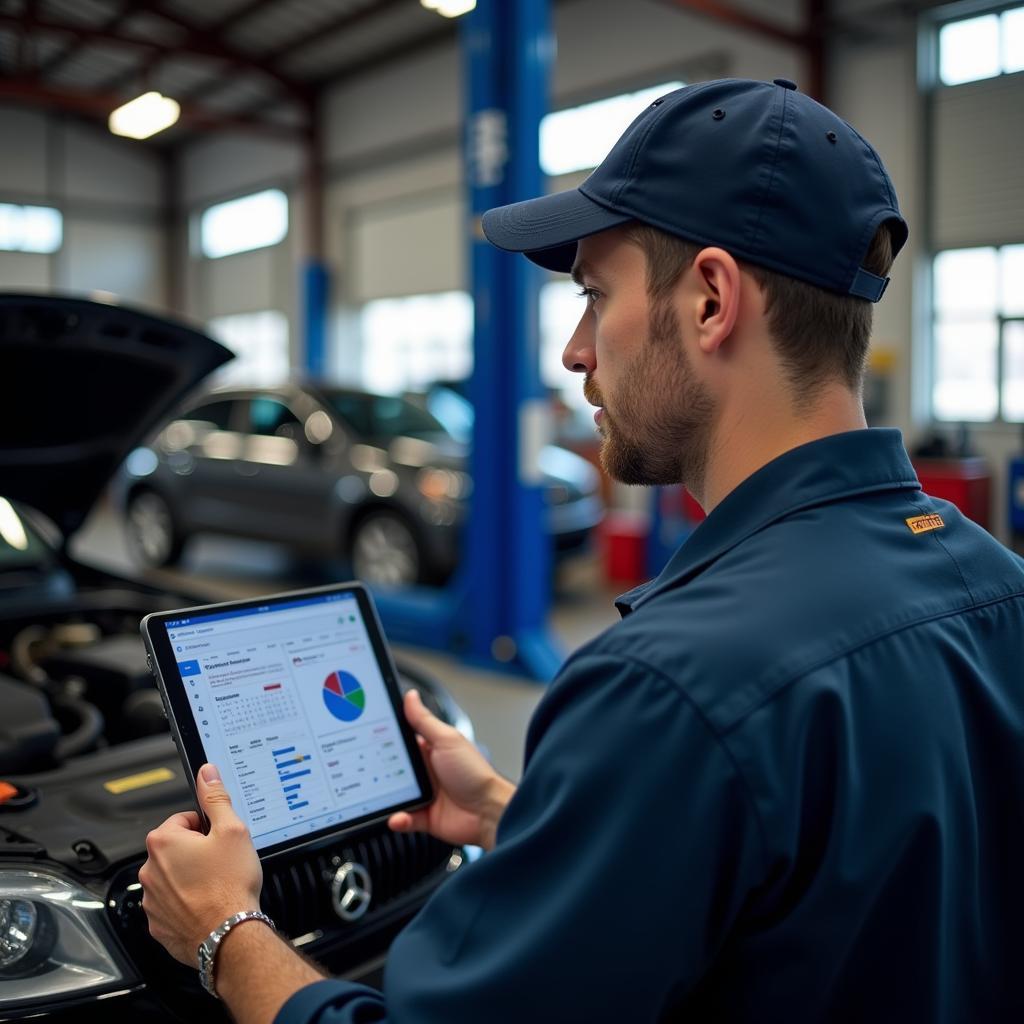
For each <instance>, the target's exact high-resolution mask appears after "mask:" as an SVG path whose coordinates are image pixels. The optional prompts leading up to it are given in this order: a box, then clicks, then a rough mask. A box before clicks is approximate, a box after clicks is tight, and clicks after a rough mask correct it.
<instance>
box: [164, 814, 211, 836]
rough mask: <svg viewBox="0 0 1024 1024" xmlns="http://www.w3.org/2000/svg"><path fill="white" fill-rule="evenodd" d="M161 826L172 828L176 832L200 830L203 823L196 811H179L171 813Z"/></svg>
mask: <svg viewBox="0 0 1024 1024" xmlns="http://www.w3.org/2000/svg"><path fill="white" fill-rule="evenodd" d="M160 827H161V828H167V829H174V830H175V831H177V832H201V831H202V827H203V823H202V819H201V818H200V817H199V814H198V812H196V811H179V812H178V813H177V814H172V815H171V816H170V817H169V818H168V819H167V820H166V821H165V822H164V823H163V824H162V825H161V826H160Z"/></svg>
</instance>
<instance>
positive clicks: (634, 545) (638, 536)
mask: <svg viewBox="0 0 1024 1024" xmlns="http://www.w3.org/2000/svg"><path fill="white" fill-rule="evenodd" d="M650 528H651V523H650V517H649V516H648V515H647V513H646V512H623V511H619V512H609V513H608V514H607V515H606V516H605V517H604V522H602V524H601V528H600V537H601V562H602V564H603V566H604V575H605V578H606V579H607V580H608V582H609V583H619V584H625V585H627V586H636V585H637V584H639V583H643V582H644V580H646V579H647V578H648V573H647V537H648V534H649V533H650Z"/></svg>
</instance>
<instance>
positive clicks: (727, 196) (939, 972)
mask: <svg viewBox="0 0 1024 1024" xmlns="http://www.w3.org/2000/svg"><path fill="white" fill-rule="evenodd" d="M484 230H485V232H486V233H487V235H488V237H489V238H490V239H491V241H492V242H494V243H495V244H497V245H498V246H500V247H502V248H505V249H510V250H514V251H520V252H525V253H526V254H527V255H528V256H529V257H530V258H532V259H534V260H535V261H536V262H537V263H540V264H541V265H543V266H546V267H549V268H551V269H555V270H561V271H566V270H570V268H571V270H572V273H573V276H574V277H575V278H576V279H577V281H578V282H579V283H580V285H581V288H582V291H583V294H584V295H585V296H586V310H585V312H584V313H583V315H582V319H581V320H580V323H579V326H578V327H577V329H576V331H575V333H574V335H573V337H572V339H571V340H570V341H569V343H568V345H567V347H566V350H565V355H564V362H565V365H566V366H567V367H568V368H569V369H571V370H573V371H576V372H578V373H581V374H584V375H585V382H584V392H585V394H586V396H587V397H588V399H590V401H591V402H592V403H593V404H594V405H596V406H598V407H599V411H598V413H597V415H596V419H597V421H598V425H599V430H600V433H601V435H602V438H603V440H602V456H603V459H604V463H605V465H606V467H607V468H608V470H609V471H610V472H611V473H612V474H613V475H614V476H616V477H617V478H618V479H620V480H623V481H625V482H627V483H631V484H672V483H677V482H682V483H684V484H685V485H686V486H687V487H688V488H689V489H690V490H691V491H692V493H693V494H694V495H695V496H696V498H697V499H698V500H699V501H700V502H701V504H702V505H703V507H704V508H705V510H706V511H707V512H708V513H709V515H708V518H707V520H706V521H705V522H704V523H703V524H702V525H701V526H700V527H699V528H698V529H697V530H696V531H695V532H694V533H693V534H692V535H691V536H690V538H689V539H688V540H687V541H686V542H685V543H684V544H683V545H682V546H681V547H680V548H679V550H678V551H677V552H676V553H675V554H674V556H673V557H672V559H671V561H670V562H669V564H668V566H667V567H666V568H665V570H664V571H663V572H662V573H661V575H660V576H659V577H658V578H657V579H655V580H654V581H652V582H650V583H647V584H645V585H644V586H641V587H639V588H637V589H636V590H634V591H632V592H631V593H629V594H627V595H625V596H624V597H623V598H621V599H620V600H619V602H618V605H619V608H620V611H621V612H622V615H623V621H622V622H620V623H618V624H617V625H615V626H614V627H613V628H611V629H609V630H608V631H607V632H605V633H604V634H603V635H601V636H600V637H598V638H597V639H596V640H594V641H593V642H591V643H589V644H587V645H586V646H584V647H583V648H582V649H581V650H579V651H578V652H577V653H576V654H575V655H574V656H572V657H571V658H570V659H569V661H568V662H567V663H566V665H565V666H564V667H563V669H562V670H561V672H560V673H559V675H558V678H557V679H556V680H555V681H554V683H552V685H551V687H550V689H549V690H548V692H547V693H546V695H545V697H544V699H543V700H542V701H541V703H540V705H539V706H538V708H537V711H536V714H535V715H534V718H533V720H532V722H531V724H530V728H529V732H528V736H527V741H526V753H525V768H524V771H523V775H522V780H521V782H520V784H519V786H518V788H513V787H512V786H511V784H509V783H507V782H505V781H504V780H503V779H501V778H499V777H498V776H497V775H496V774H495V773H494V772H493V771H492V770H491V769H490V768H489V766H488V765H487V764H486V762H485V761H484V760H483V758H481V757H480V756H479V754H477V753H476V752H475V750H474V749H473V748H472V747H471V745H470V744H469V743H468V742H466V741H465V740H464V739H462V738H461V737H460V736H459V734H458V733H457V732H455V730H453V729H451V728H450V727H448V726H446V725H444V724H442V723H441V722H439V721H437V720H436V719H434V718H433V717H432V716H431V715H430V714H429V712H428V711H427V710H426V709H425V708H424V707H423V705H422V703H421V702H420V701H419V700H418V698H417V697H416V696H415V695H414V694H410V695H408V696H407V699H406V704H405V712H406V715H407V717H408V719H409V721H410V723H411V724H412V726H413V727H414V728H415V730H416V731H417V733H418V734H419V736H420V741H421V744H422V746H423V749H424V751H425V753H426V756H427V759H428V761H429V764H430V767H431V770H432V773H433V775H434V778H435V780H436V784H437V787H438V792H439V796H438V797H437V800H436V801H435V803H434V804H433V805H431V807H430V808H429V809H427V810H424V811H419V812H416V813H415V814H414V815H411V816H410V815H408V814H398V815H395V816H394V817H393V818H392V820H391V827H392V828H394V829H396V830H408V829H423V830H427V831H429V832H431V833H433V834H434V835H436V836H438V837H440V838H442V839H445V840H447V841H450V842H453V843H475V844H478V845H481V846H483V847H484V848H485V849H486V850H488V851H489V852H487V853H485V854H484V856H482V857H481V858H480V859H479V860H478V861H476V862H475V863H472V864H469V865H468V866H466V867H464V868H463V869H462V870H460V871H459V872H458V873H457V874H455V875H453V876H452V877H451V878H450V879H449V880H448V881H447V882H446V883H445V884H444V886H442V887H441V889H440V890H438V892H437V893H436V894H435V895H434V896H433V897H432V899H431V900H430V901H429V903H428V904H427V905H426V907H425V908H424V909H423V910H422V911H421V913H420V914H419V915H418V916H417V917H416V918H415V919H414V920H413V921H412V922H411V923H410V924H409V925H408V927H407V928H406V929H405V930H404V932H403V933H402V934H400V935H399V936H398V938H397V939H396V941H395V942H394V944H393V946H392V949H391V952H390V956H389V960H388V964H387V968H386V972H385V984H384V990H383V994H381V993H378V992H376V991H374V990H372V989H369V988H365V987H362V986H358V985H355V984H351V983H348V982H344V981H339V980H329V979H324V978H323V977H322V975H321V972H320V971H319V970H318V969H317V968H316V967H315V966H313V965H312V964H310V963H309V962H307V961H305V960H303V959H302V958H301V957H300V956H299V954H297V953H295V952H294V951H292V950H291V949H290V947H288V946H287V945H286V944H285V942H284V941H283V940H282V939H281V938H279V937H278V936H277V935H276V934H275V932H274V931H273V930H272V929H271V928H269V927H267V926H266V924H264V923H259V922H257V921H253V922H251V923H250V922H248V921H247V922H246V923H245V924H243V925H242V926H240V927H236V928H234V929H232V930H231V932H230V933H229V934H228V935H227V937H226V938H225V940H224V941H223V942H222V943H221V945H220V948H219V952H218V955H217V960H216V963H215V983H216V990H217V994H218V995H219V996H220V997H221V998H222V999H223V1000H224V1001H225V1003H226V1004H227V1006H228V1007H229V1008H230V1010H231V1012H232V1013H233V1014H234V1016H235V1017H236V1019H238V1020H239V1021H242V1022H246V1024H248V1022H264V1021H270V1020H272V1019H275V1017H276V1020H277V1021H278V1022H280V1024H298V1022H321V1024H334V1022H356V1021H384V1020H394V1021H397V1022H402V1024H421V1022H423V1024H425V1022H431V1024H463V1022H465V1024H470V1022H472V1024H479V1022H483V1021H486V1022H488V1024H500V1022H510V1024H511V1022H515V1024H523V1022H541V1021H558V1022H567V1021H581V1022H582V1021H615V1022H623V1021H629V1022H640V1021H664V1020H682V1019H685V1020H706V1021H716V1022H717V1021H759V1022H764V1021H785V1022H787V1024H795V1022H800V1021H838V1020H844V1021H845V1020H850V1021H864V1020H873V1021H876V1022H879V1021H901V1022H908V1021H913V1022H916V1024H920V1022H954V1021H956V1022H962V1021H986V1022H991V1021H1011V1020H1012V1021H1015V1022H1019V1021H1021V1020H1024V986H1022V985H1021V983H1020V980H1019V971H1020V965H1021V964H1022V963H1024V928H1022V927H1021V917H1022V913H1024V871H1022V870H1021V865H1022V864H1024V825H1022V814H1021V809H1022V807H1024V560H1021V559H1019V558H1018V557H1017V556H1015V555H1013V554H1011V553H1010V552H1009V551H1007V550H1006V549H1005V548H1003V547H1002V546H1001V545H999V544H998V543H997V542H996V541H995V540H993V539H992V538H991V537H990V536H989V535H988V534H987V533H985V532H984V531H983V530H982V529H980V528H979V527H977V526H976V525H974V524H973V523H971V522H969V521H968V520H966V519H965V518H964V517H963V516H962V515H960V514H959V512H958V511H957V510H956V509H955V508H954V507H953V506H951V505H950V504H948V503H946V502H943V501H938V500H935V499H932V498H930V497H928V496H926V495H925V494H923V493H922V492H921V490H920V487H919V484H918V481H917V479H916V477H915V474H914V471H913V469H912V467H911V465H910V462H909V460H908V458H907V455H906V453H905V451H904V448H903V444H902V440H901V437H900V434H899V433H898V432H897V431H895V430H883V429H867V427H866V423H865V419H864V414H863V409H862V402H861V385H862V378H863V369H864V364H865V356H866V351H867V347H868V341H869V336H870V329H871V311H872V302H874V301H877V300H878V299H879V298H880V297H881V294H882V291H883V290H884V287H885V284H886V281H887V277H886V274H887V273H888V271H889V266H890V264H891V262H892V258H893V256H894V255H895V253H896V252H897V251H898V250H899V249H900V247H901V246H902V244H903V243H904V241H905V239H906V236H907V228H906V224H905V223H904V221H903V218H902V217H901V216H900V213H899V209H898V206H897V200H896V197H895V195H894V192H893V187H892V184H891V182H890V180H889V177H888V175H887V174H886V172H885V170H884V168H883V166H882V163H881V161H880V159H879V157H878V155H877V154H876V152H875V151H874V149H872V148H871V146H870V145H869V144H868V143H867V142H866V141H865V140H864V139H862V138H861V137H860V136H859V135H858V134H857V133H856V132H855V131H854V130H853V129H852V128H850V127H849V126H848V125H847V124H845V123H844V122H843V121H842V120H840V119H839V118H838V117H836V116H835V115H834V114H832V113H831V112H830V111H828V110H826V109H825V108H824V107H822V106H820V105H818V104H816V103H815V102H813V101H812V100H810V99H809V98H807V97H805V96H803V95H802V94H801V93H799V91H797V90H796V88H795V86H794V85H793V83H791V82H787V81H784V80H781V79H780V80H776V82H775V83H772V84H768V83H760V82H749V81H735V80H734V81H716V82H707V83H702V84H698V85H694V86H689V87H686V88H683V89H680V90H678V91H676V92H673V93H671V94H669V95H667V96H665V97H663V98H662V99H660V100H658V101H656V102H655V103H654V104H652V106H651V107H649V108H648V109H647V110H646V111H645V112H644V113H642V114H641V115H640V116H639V117H638V118H637V120H636V121H635V122H634V123H633V124H632V125H631V126H630V128H629V129H627V131H626V132H625V134H624V135H623V136H622V138H621V139H620V140H619V142H618V143H617V144H616V146H615V147H614V149H613V150H612V152H611V153H610V154H609V156H608V157H607V158H606V159H605V161H604V162H603V163H602V164H601V166H600V167H599V168H598V169H597V170H596V171H595V172H594V173H593V175H592V176H591V177H590V178H588V179H587V181H586V182H585V183H584V184H583V185H582V186H580V188H579V189H578V190H572V191H570V192H565V193H560V194H558V195H551V196H546V197H542V198H539V199H536V200H531V201H529V202H525V203H517V204H514V205H512V206H509V207H504V208H501V209H499V210H494V211H490V213H489V214H487V215H486V216H485V218H484ZM201 775H202V778H201V781H200V784H199V794H200V799H201V802H202V804H203V806H204V808H205V810H206V811H207V813H208V814H209V817H210V821H211V830H210V833H209V835H206V836H204V835H202V834H201V833H200V832H199V831H198V826H199V822H198V819H197V816H196V815H195V814H194V813H192V814H189V813H186V814H179V815H177V816H176V817H174V818H171V819H170V820H169V821H168V822H167V823H165V824H164V825H162V826H161V827H160V828H159V829H157V830H156V831H154V832H153V833H151V834H150V836H149V839H148V849H149V860H148V861H147V862H146V864H145V866H144V867H143V869H142V871H141V872H140V875H139V877H140V879H141V881H142V883H143V886H144V889H145V899H144V903H143V906H144V907H145V909H146V912H147V913H148V915H149V920H150V930H151V932H152V934H153V935H154V936H155V937H156V938H157V939H158V940H160V941H161V942H162V943H163V944H164V945H165V946H166V947H167V948H168V949H169V950H170V952H171V953H172V954H173V955H174V956H176V957H177V958H178V959H180V960H181V961H183V962H184V963H191V964H194V963H195V962H196V949H197V946H198V944H199V943H200V942H202V941H203V940H204V939H206V937H207V934H208V933H209V932H211V930H213V929H215V928H217V926H218V925H220V924H221V922H222V921H224V919H225V918H227V917H229V916H230V915H232V914H234V913H236V912H237V911H245V910H252V909H255V908H257V907H258V905H259V893H260V884H261V873H260V865H259V861H258V860H257V857H256V854H255V853H254V851H253V848H252V844H251V843H250V841H249V839H248V836H247V833H246V830H245V827H244V825H243V824H242V822H241V821H240V820H239V818H238V817H237V816H236V815H235V813H234V811H233V810H232V808H231V806H230V801H229V798H228V797H227V795H226V793H225V790H224V787H223V786H222V785H221V784H220V783H219V782H218V781H217V776H216V771H215V769H213V768H212V766H206V767H205V768H204V769H203V771H202V773H201Z"/></svg>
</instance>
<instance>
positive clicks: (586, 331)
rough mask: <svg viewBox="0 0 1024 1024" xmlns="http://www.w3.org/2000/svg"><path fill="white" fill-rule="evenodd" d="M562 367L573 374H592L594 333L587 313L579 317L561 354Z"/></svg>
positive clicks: (594, 362)
mask: <svg viewBox="0 0 1024 1024" xmlns="http://www.w3.org/2000/svg"><path fill="white" fill-rule="evenodd" d="M562 365H563V366H564V367H565V368H566V369H567V370H571V371H572V372H573V373H593V371H594V369H595V367H596V360H595V358H594V331H593V326H592V324H591V316H590V313H589V311H588V312H586V313H584V314H583V316H581V317H580V322H579V323H578V324H577V325H576V330H575V331H573V332H572V337H571V338H570V339H569V343H568V344H567V345H566V346H565V350H564V351H563V352H562Z"/></svg>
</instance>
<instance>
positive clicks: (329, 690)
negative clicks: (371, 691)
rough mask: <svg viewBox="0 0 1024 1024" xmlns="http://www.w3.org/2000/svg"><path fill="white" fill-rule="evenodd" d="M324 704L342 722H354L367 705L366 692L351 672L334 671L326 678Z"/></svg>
mask: <svg viewBox="0 0 1024 1024" xmlns="http://www.w3.org/2000/svg"><path fill="white" fill-rule="evenodd" d="M324 705H325V706H326V708H327V710H328V711H329V712H330V713H331V714H332V715H334V717H335V718H338V719H340V720H341V721H342V722H354V721H355V720H356V719H357V718H358V717H359V716H360V715H361V714H362V713H363V709H364V708H365V707H366V692H365V691H364V690H363V687H362V684H361V683H360V682H359V680H358V679H356V677H355V676H354V675H352V674H351V673H349V672H332V673H331V674H330V675H329V676H328V677H327V678H326V679H325V680H324Z"/></svg>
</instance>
